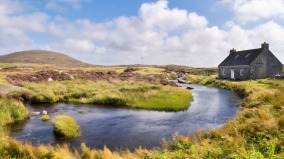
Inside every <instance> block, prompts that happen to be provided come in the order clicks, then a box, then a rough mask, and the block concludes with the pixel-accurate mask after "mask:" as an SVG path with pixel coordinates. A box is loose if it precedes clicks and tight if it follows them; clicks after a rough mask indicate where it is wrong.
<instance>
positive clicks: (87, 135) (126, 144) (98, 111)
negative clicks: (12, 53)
mask: <svg viewBox="0 0 284 159" xmlns="http://www.w3.org/2000/svg"><path fill="white" fill-rule="evenodd" d="M188 86H191V87H194V89H193V90H192V94H193V97H194V100H193V101H192V102H191V103H190V107H189V108H188V109H187V110H184V111H179V112H161V111H148V110H136V109H125V108H123V107H120V108H118V107H110V106H100V105H90V104H67V103H65V104H64V103H59V104H54V105H49V104H45V105H41V104H33V105H28V109H29V111H30V112H32V111H35V112H37V111H39V112H40V111H42V110H47V112H49V116H50V117H51V119H53V118H54V117H55V116H56V115H60V114H65V115H69V116H72V117H73V118H74V119H76V121H77V122H78V123H79V125H80V127H81V131H82V137H81V138H77V139H60V138H56V137H55V136H54V134H53V127H52V123H51V121H52V120H51V121H48V122H42V121H41V120H40V119H39V117H38V116H32V117H31V118H30V120H28V121H27V122H25V123H21V124H18V125H17V126H15V129H14V130H13V133H12V137H14V138H15V139H17V140H19V141H29V142H32V143H33V144H35V145H37V144H39V143H41V144H52V145H56V144H64V143H69V144H70V146H72V147H76V148H77V149H78V148H80V146H81V143H85V144H86V145H87V146H89V147H90V148H96V149H103V148H104V146H107V147H108V148H109V149H110V150H115V149H116V148H128V149H131V150H133V149H135V148H137V147H139V146H142V147H143V148H147V149H152V148H154V147H160V146H161V145H160V144H161V142H162V139H163V138H164V139H166V140H169V139H171V137H172V135H174V134H175V133H179V134H182V135H186V134H188V133H192V134H194V133H195V132H197V131H198V130H201V129H202V130H205V129H207V130H208V129H210V128H218V127H220V126H222V125H223V124H224V123H226V121H227V120H229V119H230V118H232V117H234V115H236V113H237V112H238V110H239V105H240V103H241V101H240V99H239V98H238V97H237V96H236V95H235V94H234V93H232V92H230V91H227V90H222V89H216V88H209V87H204V86H199V85H188V84H183V87H184V88H185V87H188ZM184 88H183V89H184Z"/></svg>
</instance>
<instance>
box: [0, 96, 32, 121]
mask: <svg viewBox="0 0 284 159" xmlns="http://www.w3.org/2000/svg"><path fill="white" fill-rule="evenodd" d="M28 117H29V112H28V110H27V108H26V107H25V106H24V105H23V103H22V102H19V101H15V100H9V99H4V98H2V99H0V125H6V124H9V123H13V122H15V121H19V120H25V119H27V118H28Z"/></svg>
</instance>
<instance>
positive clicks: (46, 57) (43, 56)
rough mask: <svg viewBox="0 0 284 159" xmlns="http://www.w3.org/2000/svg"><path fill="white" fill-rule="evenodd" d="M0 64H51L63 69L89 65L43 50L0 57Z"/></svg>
mask: <svg viewBox="0 0 284 159" xmlns="http://www.w3.org/2000/svg"><path fill="white" fill-rule="evenodd" d="M0 63H32V64H51V65H57V66H65V67H84V66H91V64H87V63H84V62H82V61H79V60H76V59H74V58H72V57H70V56H68V55H65V54H62V53H58V52H53V51H45V50H29V51H20V52H15V53H10V54H7V55H2V56H0Z"/></svg>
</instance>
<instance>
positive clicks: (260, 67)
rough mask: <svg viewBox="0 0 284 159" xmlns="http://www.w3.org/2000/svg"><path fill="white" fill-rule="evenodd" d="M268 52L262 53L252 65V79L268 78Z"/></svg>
mask: <svg viewBox="0 0 284 159" xmlns="http://www.w3.org/2000/svg"><path fill="white" fill-rule="evenodd" d="M267 51H268V50H264V51H262V53H260V54H259V55H258V56H257V57H256V58H255V59H254V60H253V62H252V63H251V64H250V79H260V78H267V76H268V75H267V63H268V61H267Z"/></svg>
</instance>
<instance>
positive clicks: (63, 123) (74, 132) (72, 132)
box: [53, 115, 81, 138]
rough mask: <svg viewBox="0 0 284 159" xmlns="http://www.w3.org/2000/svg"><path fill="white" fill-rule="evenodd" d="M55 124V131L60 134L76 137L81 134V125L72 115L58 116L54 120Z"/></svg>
mask: <svg viewBox="0 0 284 159" xmlns="http://www.w3.org/2000/svg"><path fill="white" fill-rule="evenodd" d="M53 126H54V132H55V133H56V134H58V135H60V136H64V137H67V138H75V137H79V136H81V133H80V126H79V125H78V124H77V123H76V121H75V120H74V119H73V118H72V117H70V116H67V115H58V116H56V117H55V119H54V122H53Z"/></svg>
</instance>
